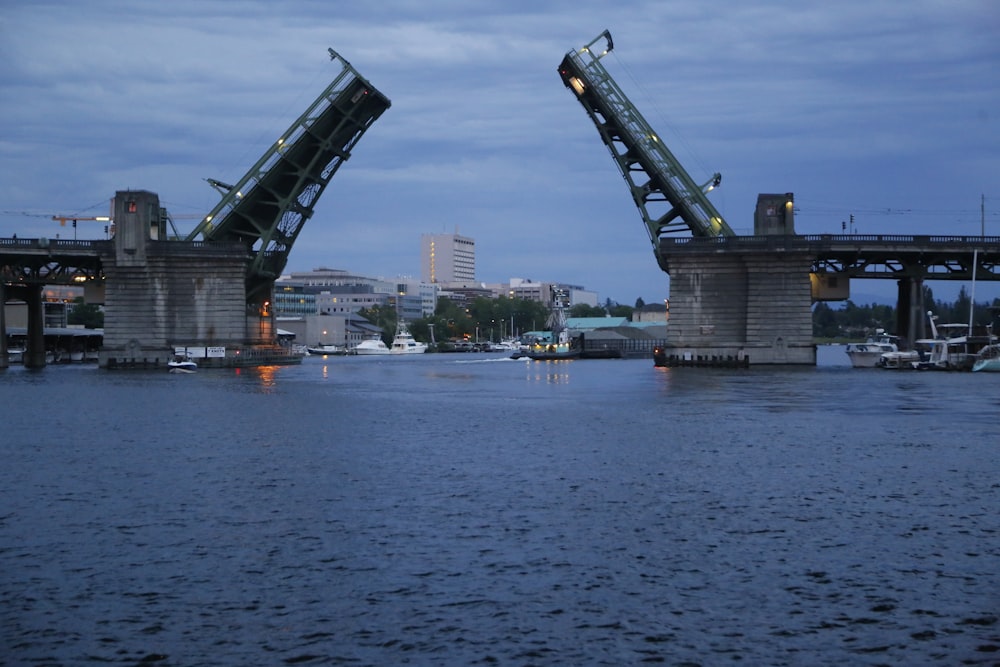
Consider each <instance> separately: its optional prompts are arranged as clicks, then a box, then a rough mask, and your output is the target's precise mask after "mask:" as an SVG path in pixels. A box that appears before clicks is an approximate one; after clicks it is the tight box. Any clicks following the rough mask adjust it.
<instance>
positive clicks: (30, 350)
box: [18, 285, 45, 368]
mask: <svg viewBox="0 0 1000 667" xmlns="http://www.w3.org/2000/svg"><path fill="white" fill-rule="evenodd" d="M18 291H19V292H20V293H21V295H22V298H23V299H24V302H25V303H26V304H27V306H28V340H27V345H25V349H24V366H25V368H44V367H45V310H44V309H43V308H42V286H41V285H27V286H25V287H21V288H19V289H18Z"/></svg>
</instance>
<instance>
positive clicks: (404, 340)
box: [389, 322, 427, 354]
mask: <svg viewBox="0 0 1000 667" xmlns="http://www.w3.org/2000/svg"><path fill="white" fill-rule="evenodd" d="M426 351H427V343H421V342H419V341H417V340H414V338H413V336H412V335H411V334H410V330H409V329H407V328H406V323H405V322H400V323H399V326H397V327H396V336H395V337H394V338H393V339H392V347H391V348H389V353H390V354H423V353H424V352H426Z"/></svg>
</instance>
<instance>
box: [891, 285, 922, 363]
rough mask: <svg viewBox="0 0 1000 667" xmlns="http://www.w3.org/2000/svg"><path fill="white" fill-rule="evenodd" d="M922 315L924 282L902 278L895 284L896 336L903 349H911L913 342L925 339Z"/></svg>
mask: <svg viewBox="0 0 1000 667" xmlns="http://www.w3.org/2000/svg"><path fill="white" fill-rule="evenodd" d="M926 320H927V318H926V316H925V315H924V281H923V280H922V279H920V278H902V279H900V280H899V281H897V283H896V335H897V336H899V337H900V338H901V339H902V343H903V346H904V349H911V348H912V347H913V342H914V341H916V340H917V339H919V338H924V337H926V335H927V334H926V331H927V329H926Z"/></svg>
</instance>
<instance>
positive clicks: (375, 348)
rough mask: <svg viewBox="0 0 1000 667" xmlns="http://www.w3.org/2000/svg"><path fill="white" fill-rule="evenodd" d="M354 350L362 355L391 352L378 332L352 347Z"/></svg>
mask: <svg viewBox="0 0 1000 667" xmlns="http://www.w3.org/2000/svg"><path fill="white" fill-rule="evenodd" d="M352 352H353V353H354V354H357V355H360V356H376V355H382V354H389V347H388V346H387V345H386V344H385V343H384V342H383V341H382V339H381V338H380V337H379V336H378V334H376V335H374V336H372V337H371V338H369V339H368V340H363V341H361V342H360V343H358V344H357V345H356V346H355V347H354V348H353V349H352Z"/></svg>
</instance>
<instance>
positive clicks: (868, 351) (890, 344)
mask: <svg viewBox="0 0 1000 667" xmlns="http://www.w3.org/2000/svg"><path fill="white" fill-rule="evenodd" d="M898 340H899V338H898V337H896V336H891V335H889V334H887V333H886V332H885V330H884V329H877V330H876V331H875V335H874V336H872V337H870V338H869V339H868V340H866V341H865V342H864V343H848V345H847V349H846V350H845V351H846V352H847V356H848V357H849V358H850V360H851V366H853V367H854V368H875V367H876V366H877V365H878V363H879V359H881V357H882V355H883V354H886V353H887V352H898V351H899V346H898V345H897V341H898Z"/></svg>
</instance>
